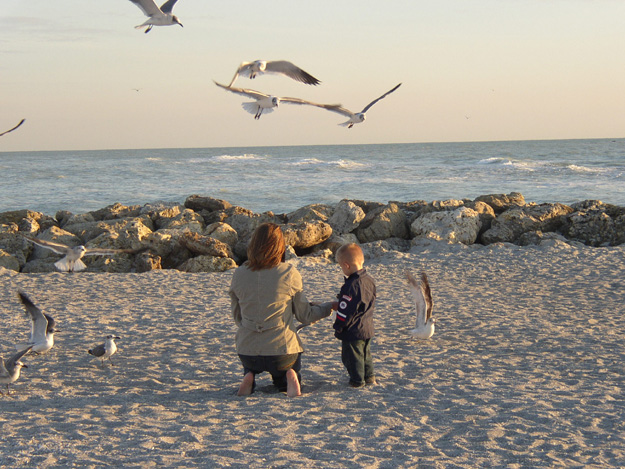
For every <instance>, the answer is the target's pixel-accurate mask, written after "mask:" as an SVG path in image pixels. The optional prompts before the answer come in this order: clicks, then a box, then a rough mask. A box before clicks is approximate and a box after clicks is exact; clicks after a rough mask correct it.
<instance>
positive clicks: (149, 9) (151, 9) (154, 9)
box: [130, 0, 175, 16]
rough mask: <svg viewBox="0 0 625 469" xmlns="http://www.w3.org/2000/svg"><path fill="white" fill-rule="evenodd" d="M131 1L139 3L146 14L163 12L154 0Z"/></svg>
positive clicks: (152, 14) (156, 14)
mask: <svg viewBox="0 0 625 469" xmlns="http://www.w3.org/2000/svg"><path fill="white" fill-rule="evenodd" d="M130 1H131V2H132V3H134V4H135V5H137V6H138V7H139V8H141V11H142V12H143V13H144V14H145V15H146V16H160V15H162V14H163V12H162V11H161V9H160V8H159V7H158V6H156V3H154V0H130ZM168 3H169V2H168ZM174 3H175V2H174ZM166 4H167V3H166ZM166 4H165V5H166ZM163 6H164V5H163ZM172 7H173V5H172Z"/></svg>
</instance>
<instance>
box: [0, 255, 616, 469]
mask: <svg viewBox="0 0 625 469" xmlns="http://www.w3.org/2000/svg"><path fill="white" fill-rule="evenodd" d="M290 262H294V263H295V265H296V267H297V268H298V270H299V271H300V273H301V274H302V277H303V280H304V289H305V292H306V295H307V297H308V299H309V300H311V301H324V300H327V299H328V298H330V297H331V296H332V295H333V294H335V293H336V291H338V288H340V285H341V282H342V278H341V275H340V269H338V267H337V266H336V265H335V264H334V263H332V262H330V261H329V260H327V259H323V258H314V257H304V258H297V259H293V260H292V261H290ZM366 267H367V269H368V270H369V271H370V273H371V274H372V276H373V277H374V279H375V280H376V284H377V285H378V305H377V307H376V338H375V339H374V349H373V357H374V360H375V366H376V374H377V375H378V376H379V384H378V385H377V386H371V387H367V388H361V389H357V390H353V389H351V388H349V387H348V386H347V377H346V375H345V371H344V370H343V367H342V365H341V363H340V345H339V342H338V341H337V340H336V339H334V337H333V336H332V333H331V324H332V321H331V320H330V319H327V320H322V321H320V322H319V323H317V324H315V325H313V326H311V327H307V328H305V329H304V330H303V331H302V334H303V337H302V338H303V341H304V346H305V350H306V351H305V353H304V356H303V369H302V374H303V387H302V392H303V394H304V395H303V397H301V398H294V399H288V398H286V396H285V395H284V394H283V393H279V392H276V391H275V389H274V388H273V386H271V380H270V378H269V376H268V375H267V374H262V375H259V377H258V380H257V384H258V387H257V391H256V392H255V393H254V394H253V395H252V396H250V397H247V398H245V397H237V396H236V395H235V394H236V389H237V386H238V383H239V381H240V378H241V375H242V368H241V365H240V363H239V362H238V358H237V356H236V352H235V350H234V332H235V326H234V323H233V321H232V319H231V318H230V310H229V298H228V295H227V288H228V285H229V281H230V277H231V273H232V271H227V272H223V273H185V272H180V271H175V270H160V271H150V272H145V273H140V274H138V273H129V274H102V273H95V272H81V273H77V274H73V275H68V274H63V273H37V274H19V273H16V272H11V271H8V270H6V269H0V291H2V294H3V297H4V299H5V305H6V309H7V311H6V313H5V320H4V321H3V322H2V323H0V336H1V337H3V340H2V348H1V349H0V350H1V351H2V354H3V356H5V357H6V356H7V354H8V353H9V351H10V349H11V346H12V343H14V342H18V341H21V340H22V339H23V338H24V337H25V336H27V334H28V330H29V326H28V323H27V320H26V319H25V317H24V316H23V314H22V312H21V305H20V304H19V301H18V300H17V297H16V290H17V289H18V288H19V289H22V290H24V291H25V292H26V293H27V294H29V296H30V297H31V299H32V300H33V301H34V302H35V303H36V304H37V305H38V306H39V307H41V308H42V309H43V311H44V312H46V313H48V314H50V315H52V316H53V317H54V318H55V320H56V321H57V326H58V327H59V328H60V329H62V330H63V331H64V332H61V333H59V334H58V335H57V337H56V339H57V340H56V344H55V347H54V348H53V349H52V351H51V352H49V354H47V355H43V356H30V355H29V356H27V357H26V358H25V360H24V361H25V362H26V363H27V364H28V366H29V368H28V369H26V370H23V374H22V377H21V378H20V379H19V380H18V381H17V382H16V383H15V384H14V385H13V386H12V388H13V392H14V394H12V395H11V396H0V400H2V407H3V412H2V413H0V423H2V427H3V435H1V436H0V440H1V441H2V443H3V445H2V446H3V449H2V450H0V466H11V467H33V466H37V467H60V466H72V465H79V466H82V467H101V466H103V465H123V466H125V467H139V466H141V467H152V466H157V465H169V466H172V465H184V466H185V467H208V466H210V467H251V468H261V467H263V468H264V467H287V466H288V467H297V468H300V467H301V468H304V467H311V465H312V466H314V467H321V468H330V467H341V468H343V467H345V468H350V467H362V466H363V465H366V466H377V467H423V466H431V467H442V466H447V465H454V466H456V467H466V468H470V467H486V466H511V467H512V466H518V467H530V466H531V467H553V466H557V465H567V466H584V467H606V466H613V467H614V466H618V465H620V464H622V461H623V460H624V458H625V437H624V435H625V433H624V432H623V431H622V430H623V424H622V421H621V420H622V419H621V417H622V406H621V404H620V403H621V402H622V396H623V389H624V388H625V375H624V374H623V372H622V366H621V364H622V363H623V360H624V359H625V352H624V351H623V348H622V347H621V338H622V337H621V334H620V331H622V330H625V306H624V305H625V289H624V288H623V287H622V278H623V277H624V276H625V247H623V246H617V247H607V248H593V247H587V246H572V245H568V244H564V243H563V244H556V245H551V246H546V245H543V246H539V245H535V246H528V247H520V246H514V245H511V244H497V245H492V246H487V247H485V248H483V249H471V247H467V246H464V247H463V246H461V245H439V244H436V245H433V246H432V247H430V249H425V250H421V251H418V252H417V251H415V252H407V253H401V252H387V253H384V254H382V255H380V256H378V257H376V258H374V259H371V260H369V261H368V262H367V263H366ZM406 269H410V270H412V271H414V272H418V271H420V270H424V271H426V272H427V273H428V276H429V278H430V283H431V286H432V293H433V296H434V315H435V317H436V318H437V320H438V322H437V329H436V332H435V334H434V336H433V337H432V338H431V339H430V340H429V341H423V342H420V341H417V340H414V339H412V338H411V337H410V335H409V334H408V331H409V330H410V329H411V328H412V326H413V321H414V308H413V306H412V304H411V299H410V295H409V293H408V289H407V287H406V286H405V285H404V281H403V271H404V270H406ZM154 330H156V331H158V336H157V337H154V336H153V335H152V331H154ZM108 333H112V334H117V335H120V336H121V337H122V339H121V340H119V341H118V342H117V344H118V347H119V350H118V353H117V354H116V355H115V356H114V357H113V361H114V363H115V366H113V367H109V366H105V367H104V368H102V367H100V366H99V360H98V359H94V358H93V357H91V356H90V355H88V354H87V349H88V348H91V347H93V346H94V345H96V344H97V343H100V342H101V341H102V339H103V337H104V335H106V334H108ZM339 435H340V437H339ZM25 442H26V444H25Z"/></svg>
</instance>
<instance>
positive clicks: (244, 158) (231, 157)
mask: <svg viewBox="0 0 625 469" xmlns="http://www.w3.org/2000/svg"><path fill="white" fill-rule="evenodd" d="M264 159H265V157H263V156H260V155H255V154H254V153H245V154H243V155H218V156H211V157H210V158H209V160H211V161H249V160H264Z"/></svg>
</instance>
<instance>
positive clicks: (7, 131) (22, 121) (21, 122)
mask: <svg viewBox="0 0 625 469" xmlns="http://www.w3.org/2000/svg"><path fill="white" fill-rule="evenodd" d="M24 121H26V119H22V120H21V121H20V123H19V124H17V125H16V126H15V127H13V128H12V129H9V130H6V131H4V132H2V133H1V134H0V137H2V136H3V135H4V134H8V133H9V132H13V131H14V130H15V129H17V128H18V127H19V126H20V125H22V124H23V123H24Z"/></svg>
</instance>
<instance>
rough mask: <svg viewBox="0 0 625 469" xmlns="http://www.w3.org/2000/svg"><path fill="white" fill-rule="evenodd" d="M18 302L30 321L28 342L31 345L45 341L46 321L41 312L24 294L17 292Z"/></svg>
mask: <svg viewBox="0 0 625 469" xmlns="http://www.w3.org/2000/svg"><path fill="white" fill-rule="evenodd" d="M18 295H19V297H20V301H21V302H22V304H23V305H24V308H25V309H26V312H27V313H28V314H29V315H30V319H31V321H32V323H31V325H30V339H29V342H30V343H33V344H37V343H41V342H45V341H46V331H47V329H48V319H47V318H46V317H45V316H44V315H43V313H42V312H41V310H40V309H39V308H38V307H37V306H35V304H34V303H33V302H32V301H31V300H30V298H28V297H27V296H26V295H25V294H24V293H22V292H18Z"/></svg>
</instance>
